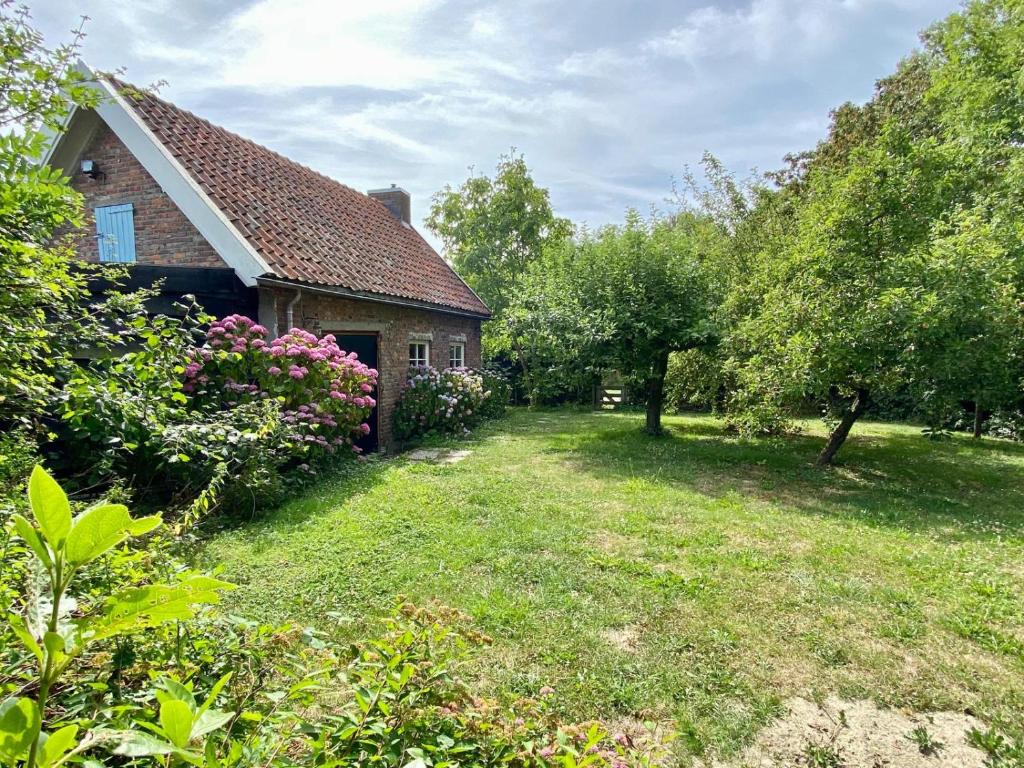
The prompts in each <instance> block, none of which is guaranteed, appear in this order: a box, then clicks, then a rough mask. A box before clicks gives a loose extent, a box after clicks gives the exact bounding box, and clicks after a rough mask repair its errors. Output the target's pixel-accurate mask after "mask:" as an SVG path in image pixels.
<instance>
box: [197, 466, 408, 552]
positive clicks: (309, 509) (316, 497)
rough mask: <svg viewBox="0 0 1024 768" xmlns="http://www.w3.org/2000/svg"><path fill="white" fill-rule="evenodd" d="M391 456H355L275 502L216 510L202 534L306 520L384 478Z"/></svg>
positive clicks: (283, 526)
mask: <svg viewBox="0 0 1024 768" xmlns="http://www.w3.org/2000/svg"><path fill="white" fill-rule="evenodd" d="M390 464H391V460H390V459H388V458H385V457H383V456H381V457H371V458H370V459H369V460H367V461H356V460H353V461H352V462H351V463H340V464H337V465H335V466H333V467H329V468H327V469H324V470H322V471H321V473H320V474H319V476H318V477H314V478H311V479H310V480H308V481H306V482H304V483H302V484H301V485H297V486H296V487H295V488H293V489H286V490H285V492H284V493H283V494H282V497H281V498H280V499H279V500H278V501H277V503H275V504H267V505H265V506H263V505H260V504H259V503H258V502H259V500H258V499H256V500H254V511H252V512H246V511H244V510H236V511H232V512H225V513H221V514H214V515H211V516H209V517H208V518H206V519H204V520H203V521H202V522H201V523H200V525H199V527H198V532H199V533H200V534H213V533H217V532H224V531H233V530H237V529H239V528H248V527H260V526H272V527H273V528H275V529H288V528H293V527H295V526H298V525H301V524H302V523H304V522H305V521H306V520H307V519H308V518H309V517H310V516H311V515H313V514H316V513H322V512H323V510H324V508H325V507H324V505H325V504H330V503H331V502H332V501H333V500H335V499H338V500H340V499H344V498H348V497H350V496H355V495H358V494H362V493H368V492H369V491H371V490H372V489H373V488H374V487H376V486H378V485H380V484H381V483H382V482H384V480H385V474H386V473H387V470H388V469H389V466H390Z"/></svg>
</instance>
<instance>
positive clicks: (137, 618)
mask: <svg viewBox="0 0 1024 768" xmlns="http://www.w3.org/2000/svg"><path fill="white" fill-rule="evenodd" d="M233 588H234V585H232V584H228V583H227V582H226V581H220V580H219V579H214V578H211V577H209V576H193V577H191V578H188V579H185V580H184V581H182V582H179V583H178V584H151V585H149V586H145V587H134V588H132V589H127V590H124V591H123V592H120V593H118V594H117V595H114V596H113V597H111V598H110V599H109V600H108V601H107V608H106V611H105V612H104V613H103V614H102V615H100V616H98V617H96V618H94V619H90V620H89V621H88V622H86V623H85V624H84V625H83V626H82V630H83V632H84V633H88V634H89V635H90V639H93V640H101V639H103V638H107V637H113V636H114V635H118V634H121V633H124V632H130V631H134V630H138V629H145V628H147V627H155V626H157V625H159V624H163V623H164V622H167V621H174V620H176V619H190V618H192V616H193V610H192V609H193V606H196V605H203V604H206V605H209V604H214V603H217V602H219V601H220V594H219V593H220V592H221V591H222V590H225V589H233Z"/></svg>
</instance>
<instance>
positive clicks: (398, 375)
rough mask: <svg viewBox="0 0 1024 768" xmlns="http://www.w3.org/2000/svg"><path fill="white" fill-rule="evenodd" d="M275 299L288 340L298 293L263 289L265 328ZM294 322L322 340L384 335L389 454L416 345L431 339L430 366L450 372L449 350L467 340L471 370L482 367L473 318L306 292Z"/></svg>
mask: <svg viewBox="0 0 1024 768" xmlns="http://www.w3.org/2000/svg"><path fill="white" fill-rule="evenodd" d="M275 296H276V298H277V322H278V333H279V334H282V333H286V332H287V330H288V326H287V316H286V308H287V306H288V302H289V301H291V300H292V299H293V298H294V297H295V292H294V291H284V290H277V289H274V290H270V289H266V288H261V289H260V317H261V319H262V321H263V322H264V324H266V323H267V321H268V319H269V318H271V317H272V315H273V312H272V310H271V309H270V307H271V306H272V304H273V301H274V297H275ZM293 320H294V323H295V324H296V325H298V326H300V327H302V328H305V329H306V330H309V331H312V332H313V333H316V334H317V335H323V334H325V333H337V334H340V333H345V332H349V333H365V332H371V333H372V332H375V333H377V334H378V341H377V355H378V364H377V369H378V371H379V372H380V380H379V382H378V387H377V389H378V394H377V401H378V417H379V419H380V432H379V435H380V444H381V446H382V447H384V448H385V449H387V448H388V446H389V444H390V443H391V433H392V423H393V422H392V420H393V418H394V413H395V404H396V403H397V402H398V397H399V395H400V393H401V386H402V382H403V381H405V377H406V373H407V372H408V370H409V342H410V341H412V340H422V339H423V338H424V337H425V336H428V335H429V336H430V364H431V365H433V366H434V367H435V368H447V367H448V346H449V344H450V343H451V341H452V340H453V339H458V340H460V341H462V339H463V338H464V340H465V341H464V343H465V345H466V365H467V366H469V367H476V366H479V365H480V321H479V320H477V319H475V318H471V317H462V316H459V315H449V314H445V313H443V312H431V311H429V310H423V309H415V308H411V307H400V306H394V305H391V304H375V303H373V302H369V301H355V300H352V299H345V298H341V297H334V296H324V295H322V294H315V293H307V292H304V293H303V294H302V298H301V299H300V300H299V303H298V304H297V305H296V306H295V307H294V308H293Z"/></svg>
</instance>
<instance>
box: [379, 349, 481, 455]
mask: <svg viewBox="0 0 1024 768" xmlns="http://www.w3.org/2000/svg"><path fill="white" fill-rule="evenodd" d="M490 396H491V393H490V391H488V390H486V389H484V381H483V377H482V376H481V375H480V374H479V373H476V372H474V371H471V370H469V369H466V368H447V369H445V370H443V371H439V370H437V369H436V368H432V367H431V366H429V365H424V366H420V367H418V368H411V369H410V370H409V378H408V380H407V381H406V382H405V383H404V384H403V385H402V397H401V399H400V400H399V401H398V405H397V407H396V408H395V434H396V435H397V437H398V438H399V439H400V440H405V439H408V438H411V437H417V436H420V435H430V434H442V435H464V434H468V433H469V431H470V429H472V428H473V427H475V426H476V425H477V424H479V423H480V420H481V418H482V414H481V412H480V411H481V407H482V406H483V404H484V402H485V401H486V400H487V399H488V398H489V397H490Z"/></svg>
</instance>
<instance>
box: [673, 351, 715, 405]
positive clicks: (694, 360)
mask: <svg viewBox="0 0 1024 768" xmlns="http://www.w3.org/2000/svg"><path fill="white" fill-rule="evenodd" d="M725 389H726V381H725V372H724V371H723V370H722V361H721V359H720V358H719V356H718V355H716V354H715V353H714V351H713V350H711V349H707V348H705V349H687V350H684V351H682V352H673V353H672V354H671V355H670V356H669V359H668V373H667V374H666V375H665V403H666V404H667V405H668V406H669V407H670V408H674V409H676V410H684V409H705V410H717V409H718V408H719V407H720V405H721V400H722V397H723V393H724V392H725Z"/></svg>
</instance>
